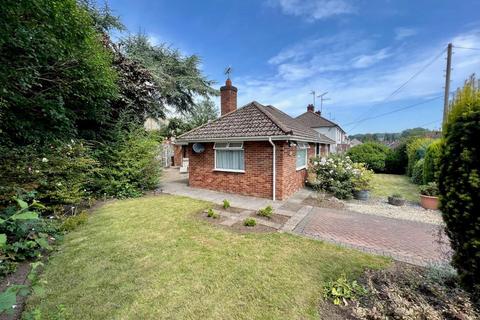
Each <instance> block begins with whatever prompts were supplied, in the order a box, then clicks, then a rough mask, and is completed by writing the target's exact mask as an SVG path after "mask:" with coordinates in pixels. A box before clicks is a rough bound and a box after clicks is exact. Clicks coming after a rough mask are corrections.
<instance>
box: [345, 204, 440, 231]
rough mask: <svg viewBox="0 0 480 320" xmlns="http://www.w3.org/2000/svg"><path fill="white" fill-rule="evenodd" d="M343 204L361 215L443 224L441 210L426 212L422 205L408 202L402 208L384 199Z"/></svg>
mask: <svg viewBox="0 0 480 320" xmlns="http://www.w3.org/2000/svg"><path fill="white" fill-rule="evenodd" d="M342 202H343V203H344V204H345V209H347V210H351V211H356V212H360V213H368V214H374V215H378V216H383V217H388V218H395V219H403V220H411V221H418V222H425V223H433V224H438V225H441V224H443V220H442V216H441V212H440V211H439V210H426V209H423V208H422V207H421V206H420V205H418V204H415V203H411V202H410V203H409V202H407V203H406V204H405V205H403V206H400V207H397V206H393V205H391V204H388V202H387V201H386V200H384V199H369V200H368V201H359V200H348V201H342Z"/></svg>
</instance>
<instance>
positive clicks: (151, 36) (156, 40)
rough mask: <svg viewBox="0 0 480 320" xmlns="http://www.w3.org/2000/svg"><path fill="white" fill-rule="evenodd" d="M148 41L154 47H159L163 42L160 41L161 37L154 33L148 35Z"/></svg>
mask: <svg viewBox="0 0 480 320" xmlns="http://www.w3.org/2000/svg"><path fill="white" fill-rule="evenodd" d="M147 39H148V41H150V43H151V44H153V45H154V46H158V45H159V44H161V43H162V41H161V40H160V37H158V36H157V35H155V34H152V33H149V34H147Z"/></svg>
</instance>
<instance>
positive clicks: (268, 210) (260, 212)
mask: <svg viewBox="0 0 480 320" xmlns="http://www.w3.org/2000/svg"><path fill="white" fill-rule="evenodd" d="M257 214H258V215H259V216H262V217H266V218H271V217H272V215H273V208H272V206H266V207H265V208H263V209H260V210H258V211H257Z"/></svg>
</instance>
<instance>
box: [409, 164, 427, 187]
mask: <svg viewBox="0 0 480 320" xmlns="http://www.w3.org/2000/svg"><path fill="white" fill-rule="evenodd" d="M424 162H425V159H420V160H418V161H417V162H416V163H415V165H414V166H413V170H412V178H411V179H412V182H413V183H415V184H422V183H423V179H424V177H423V176H424V173H423V166H424Z"/></svg>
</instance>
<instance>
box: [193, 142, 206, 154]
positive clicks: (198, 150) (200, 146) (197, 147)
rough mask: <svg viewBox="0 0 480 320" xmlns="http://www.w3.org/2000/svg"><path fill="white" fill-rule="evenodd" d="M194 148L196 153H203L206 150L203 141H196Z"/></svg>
mask: <svg viewBox="0 0 480 320" xmlns="http://www.w3.org/2000/svg"><path fill="white" fill-rule="evenodd" d="M192 149H193V151H194V152H195V153H202V152H203V151H205V146H204V145H203V144H201V143H194V144H193V147H192Z"/></svg>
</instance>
